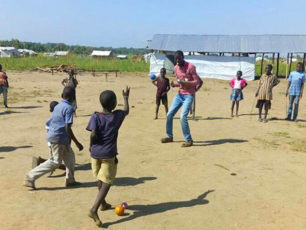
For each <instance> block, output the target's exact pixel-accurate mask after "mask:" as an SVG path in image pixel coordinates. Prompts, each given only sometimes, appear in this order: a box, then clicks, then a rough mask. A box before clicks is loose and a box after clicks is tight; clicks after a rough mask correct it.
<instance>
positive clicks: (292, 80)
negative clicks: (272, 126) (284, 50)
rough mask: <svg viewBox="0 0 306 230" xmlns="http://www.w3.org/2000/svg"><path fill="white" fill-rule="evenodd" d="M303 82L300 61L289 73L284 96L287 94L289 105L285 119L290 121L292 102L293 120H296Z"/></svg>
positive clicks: (303, 75)
mask: <svg viewBox="0 0 306 230" xmlns="http://www.w3.org/2000/svg"><path fill="white" fill-rule="evenodd" d="M304 83H305V73H304V66H303V63H302V62H299V63H297V65H296V71H293V72H291V73H290V75H289V79H288V87H287V91H286V97H287V96H288V94H289V107H288V112H287V117H286V119H285V120H287V121H291V116H292V108H293V104H294V112H293V121H297V115H298V112H299V102H300V99H301V98H302V97H303V90H304Z"/></svg>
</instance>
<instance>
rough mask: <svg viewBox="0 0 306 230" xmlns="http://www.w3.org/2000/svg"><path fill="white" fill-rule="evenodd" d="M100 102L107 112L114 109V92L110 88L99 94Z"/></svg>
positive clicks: (115, 101)
mask: <svg viewBox="0 0 306 230" xmlns="http://www.w3.org/2000/svg"><path fill="white" fill-rule="evenodd" d="M100 103H101V105H102V107H103V108H104V109H107V110H108V111H109V112H111V111H112V110H114V109H115V108H116V106H117V98H116V94H115V93H114V92H113V91H111V90H105V91H103V92H102V93H101V94H100Z"/></svg>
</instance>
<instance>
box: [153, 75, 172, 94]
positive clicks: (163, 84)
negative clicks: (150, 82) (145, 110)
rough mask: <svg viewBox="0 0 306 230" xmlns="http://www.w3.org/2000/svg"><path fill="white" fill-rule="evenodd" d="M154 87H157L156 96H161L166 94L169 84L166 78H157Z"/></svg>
mask: <svg viewBox="0 0 306 230" xmlns="http://www.w3.org/2000/svg"><path fill="white" fill-rule="evenodd" d="M156 85H157V92H156V95H157V96H162V94H163V93H166V92H167V91H168V89H170V83H169V79H168V78H166V77H165V78H162V77H158V78H157V79H156Z"/></svg>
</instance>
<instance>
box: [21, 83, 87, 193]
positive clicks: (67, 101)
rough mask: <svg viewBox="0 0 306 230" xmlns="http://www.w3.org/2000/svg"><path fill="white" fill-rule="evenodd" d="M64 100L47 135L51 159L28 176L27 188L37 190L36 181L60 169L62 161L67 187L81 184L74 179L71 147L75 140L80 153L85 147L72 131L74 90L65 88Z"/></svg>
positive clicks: (56, 110) (51, 122)
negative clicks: (64, 167) (64, 166)
mask: <svg viewBox="0 0 306 230" xmlns="http://www.w3.org/2000/svg"><path fill="white" fill-rule="evenodd" d="M62 98H63V100H62V102H61V103H59V104H58V105H57V106H56V107H55V108H54V111H53V113H52V115H51V121H50V126H49V131H48V134H47V140H48V142H50V143H51V157H50V159H48V160H47V161H45V162H44V163H42V164H40V165H38V166H37V167H35V168H34V169H32V170H31V171H30V172H29V173H28V174H27V175H26V179H25V181H24V186H26V187H30V188H32V189H35V180H36V179H38V178H39V177H41V176H42V175H44V174H46V173H48V172H51V171H53V170H54V169H56V168H58V167H59V165H60V163H61V162H62V160H63V161H64V163H65V165H66V187H68V186H73V185H77V184H79V183H78V182H76V181H75V179H74V164H75V156H74V152H73V150H72V148H71V146H70V142H71V140H73V142H74V143H75V144H76V146H77V147H78V149H79V150H80V151H81V150H82V149H83V145H82V144H81V143H80V142H79V141H78V140H77V139H76V137H75V136H74V134H73V132H72V129H71V126H72V123H73V113H74V109H73V107H72V104H71V102H72V101H73V99H74V98H75V90H74V88H71V87H65V88H64V90H63V93H62Z"/></svg>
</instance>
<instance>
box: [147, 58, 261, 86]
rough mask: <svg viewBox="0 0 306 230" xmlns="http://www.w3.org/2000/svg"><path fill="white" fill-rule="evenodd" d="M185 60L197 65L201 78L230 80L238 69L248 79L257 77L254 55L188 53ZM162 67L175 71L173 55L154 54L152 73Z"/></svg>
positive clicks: (151, 62)
mask: <svg viewBox="0 0 306 230" xmlns="http://www.w3.org/2000/svg"><path fill="white" fill-rule="evenodd" d="M172 57H173V56H172ZM185 60H186V61H187V62H190V63H192V64H194V65H195V67H196V69H197V73H198V75H199V76H200V77H201V78H217V79H222V80H230V79H232V78H233V77H235V76H236V73H237V71H238V70H241V71H242V72H243V77H244V78H245V79H246V80H254V79H255V58H254V57H231V56H203V55H201V56H199V55H188V56H185ZM162 67H164V68H166V71H167V73H173V67H174V61H173V60H171V55H165V54H154V55H152V56H151V59H150V73H154V74H157V75H158V74H159V72H160V69H161V68H162Z"/></svg>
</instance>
